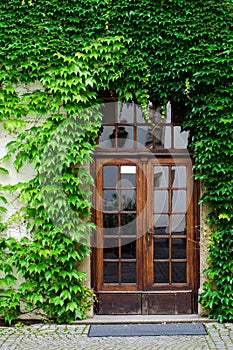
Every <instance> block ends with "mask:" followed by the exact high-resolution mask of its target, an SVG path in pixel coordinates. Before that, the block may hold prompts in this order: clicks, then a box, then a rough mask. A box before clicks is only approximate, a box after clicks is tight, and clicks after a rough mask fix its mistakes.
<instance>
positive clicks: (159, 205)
mask: <svg viewBox="0 0 233 350" xmlns="http://www.w3.org/2000/svg"><path fill="white" fill-rule="evenodd" d="M154 209H155V212H156V213H162V212H168V191H166V190H155V191H154Z"/></svg>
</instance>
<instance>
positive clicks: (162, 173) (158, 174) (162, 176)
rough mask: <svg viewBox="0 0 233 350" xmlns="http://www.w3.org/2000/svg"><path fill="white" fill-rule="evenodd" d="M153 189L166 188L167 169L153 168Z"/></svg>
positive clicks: (165, 167)
mask: <svg viewBox="0 0 233 350" xmlns="http://www.w3.org/2000/svg"><path fill="white" fill-rule="evenodd" d="M154 187H160V188H161V187H168V167H167V166H163V167H159V166H155V167H154Z"/></svg>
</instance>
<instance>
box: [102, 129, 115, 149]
mask: <svg viewBox="0 0 233 350" xmlns="http://www.w3.org/2000/svg"><path fill="white" fill-rule="evenodd" d="M113 130H114V127H113V126H103V131H102V132H101V135H100V138H99V147H101V148H114V147H115V140H114V139H113V140H112V139H111V137H110V136H111V135H112V132H113Z"/></svg>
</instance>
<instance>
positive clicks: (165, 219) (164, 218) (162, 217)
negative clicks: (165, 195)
mask: <svg viewBox="0 0 233 350" xmlns="http://www.w3.org/2000/svg"><path fill="white" fill-rule="evenodd" d="M154 234H155V235H167V234H169V216H168V215H166V214H155V215H154Z"/></svg>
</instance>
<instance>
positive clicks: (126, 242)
mask: <svg viewBox="0 0 233 350" xmlns="http://www.w3.org/2000/svg"><path fill="white" fill-rule="evenodd" d="M121 244H122V246H121V259H136V241H135V240H133V241H132V240H130V239H129V238H124V239H122V240H121Z"/></svg>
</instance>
